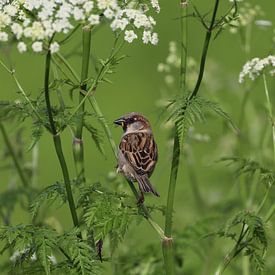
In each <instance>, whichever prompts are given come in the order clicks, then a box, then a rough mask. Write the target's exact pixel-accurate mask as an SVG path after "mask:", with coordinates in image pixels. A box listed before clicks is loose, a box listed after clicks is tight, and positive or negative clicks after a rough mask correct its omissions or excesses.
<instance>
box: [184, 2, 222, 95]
mask: <svg viewBox="0 0 275 275" xmlns="http://www.w3.org/2000/svg"><path fill="white" fill-rule="evenodd" d="M219 2H220V1H219V0H216V2H215V6H214V11H213V14H212V19H211V23H210V26H209V28H208V29H207V32H206V34H205V39H204V45H203V51H202V55H201V62H200V71H199V76H198V79H197V82H196V86H195V88H194V90H193V92H192V93H191V94H190V96H189V100H190V99H192V98H193V97H195V96H196V95H197V93H198V91H199V88H200V85H201V81H202V78H203V74H204V67H205V61H206V57H207V52H208V48H209V43H210V39H211V36H212V31H213V28H214V24H215V20H216V15H217V11H218V7H219Z"/></svg>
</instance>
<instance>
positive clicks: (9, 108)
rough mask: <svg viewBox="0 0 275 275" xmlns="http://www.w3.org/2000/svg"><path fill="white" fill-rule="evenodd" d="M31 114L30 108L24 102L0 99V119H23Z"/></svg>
mask: <svg viewBox="0 0 275 275" xmlns="http://www.w3.org/2000/svg"><path fill="white" fill-rule="evenodd" d="M30 115H31V110H30V108H29V107H28V103H26V102H24V103H23V102H20V101H18V102H11V101H0V120H13V119H18V120H20V121H23V120H24V119H25V118H27V117H29V116H30Z"/></svg>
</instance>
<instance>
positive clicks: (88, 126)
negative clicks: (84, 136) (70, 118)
mask: <svg viewBox="0 0 275 275" xmlns="http://www.w3.org/2000/svg"><path fill="white" fill-rule="evenodd" d="M84 126H85V128H86V129H87V131H88V132H89V133H90V134H91V137H92V139H93V141H94V143H95V145H96V147H97V149H98V150H99V152H100V153H101V154H102V155H103V156H105V150H104V146H103V142H102V136H101V133H100V132H99V131H98V130H97V129H96V128H95V127H94V126H92V125H91V124H90V123H88V122H86V121H85V122H84Z"/></svg>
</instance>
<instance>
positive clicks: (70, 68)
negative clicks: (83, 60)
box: [56, 52, 80, 83]
mask: <svg viewBox="0 0 275 275" xmlns="http://www.w3.org/2000/svg"><path fill="white" fill-rule="evenodd" d="M56 56H57V57H58V58H59V61H61V62H62V63H63V65H64V66H65V67H66V68H67V69H68V71H69V72H70V73H71V75H72V76H73V78H74V79H75V81H76V82H77V83H79V82H80V79H79V77H78V75H77V73H76V72H75V70H74V68H73V67H72V66H71V65H70V64H69V62H68V61H67V60H66V58H64V56H63V55H62V54H61V53H59V52H58V53H56Z"/></svg>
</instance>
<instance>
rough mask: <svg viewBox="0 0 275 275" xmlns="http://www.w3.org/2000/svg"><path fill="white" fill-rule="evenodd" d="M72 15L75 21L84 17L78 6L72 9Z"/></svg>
mask: <svg viewBox="0 0 275 275" xmlns="http://www.w3.org/2000/svg"><path fill="white" fill-rule="evenodd" d="M73 15H74V19H75V20H76V21H79V20H83V19H84V18H85V17H84V13H83V10H81V9H80V8H79V7H75V8H74V9H73Z"/></svg>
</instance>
